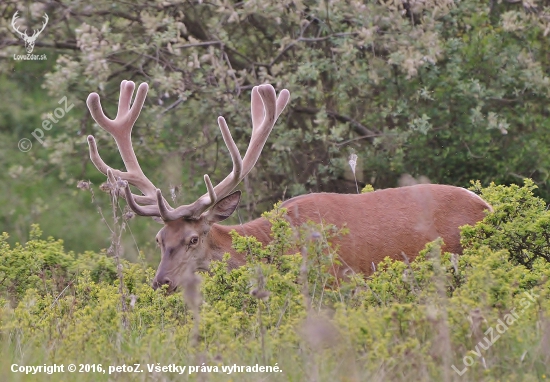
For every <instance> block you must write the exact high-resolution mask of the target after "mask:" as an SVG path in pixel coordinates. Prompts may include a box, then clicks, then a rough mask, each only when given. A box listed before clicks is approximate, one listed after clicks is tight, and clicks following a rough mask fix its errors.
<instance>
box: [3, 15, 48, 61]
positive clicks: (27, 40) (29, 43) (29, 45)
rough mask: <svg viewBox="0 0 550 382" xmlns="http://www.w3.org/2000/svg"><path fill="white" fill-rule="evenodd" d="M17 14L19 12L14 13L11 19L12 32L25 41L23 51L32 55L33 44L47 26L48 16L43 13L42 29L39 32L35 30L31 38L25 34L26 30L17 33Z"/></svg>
mask: <svg viewBox="0 0 550 382" xmlns="http://www.w3.org/2000/svg"><path fill="white" fill-rule="evenodd" d="M18 13H19V11H17V12H15V14H14V15H13V17H12V19H11V26H12V28H13V30H14V31H15V33H17V34H18V35H19V36H21V38H22V39H23V41H25V49H26V50H27V53H32V51H33V49H34V43H35V41H36V39H37V38H38V36H39V35H40V33H42V31H43V30H44V28H46V25H47V24H48V20H49V19H48V15H47V14H45V13H44V16H42V17H43V18H44V23H43V24H42V29H40V30H37V29H35V30H34V31H33V34H32V36H29V35H28V34H27V30H26V29H25V31H24V32H21V31H19V28H18V27H17V25H15V22H16V20H17V19H18V18H19V16H18V15H17V14H18Z"/></svg>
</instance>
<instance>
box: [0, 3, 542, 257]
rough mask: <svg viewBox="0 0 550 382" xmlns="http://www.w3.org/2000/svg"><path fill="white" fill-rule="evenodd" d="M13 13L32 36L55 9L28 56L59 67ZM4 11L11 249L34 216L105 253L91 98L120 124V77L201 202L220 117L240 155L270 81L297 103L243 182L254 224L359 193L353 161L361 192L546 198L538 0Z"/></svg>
mask: <svg viewBox="0 0 550 382" xmlns="http://www.w3.org/2000/svg"><path fill="white" fill-rule="evenodd" d="M16 11H19V15H21V17H20V19H18V20H17V24H18V25H19V27H20V28H19V29H20V30H21V31H22V30H24V29H25V28H27V29H28V33H30V32H29V31H30V30H32V29H37V28H39V27H40V26H41V25H42V22H43V18H42V16H43V15H44V13H46V14H47V15H48V16H49V22H48V24H47V26H46V27H45V29H44V31H43V32H42V34H41V35H40V36H38V38H37V40H36V47H35V49H34V52H33V53H34V54H37V55H40V54H46V55H47V60H44V61H18V60H15V59H14V55H22V54H24V53H25V49H24V46H23V41H22V40H21V39H20V37H19V36H18V35H17V34H16V33H15V32H14V29H13V28H12V26H11V20H12V17H13V15H14V13H15V12H16ZM0 14H1V15H2V17H1V18H0V95H1V100H2V101H1V102H0V135H1V137H0V147H1V149H0V150H1V151H0V161H1V164H2V169H3V171H2V172H1V174H0V179H1V183H0V187H1V189H0V206H1V207H0V231H7V232H9V233H10V235H11V236H12V240H13V241H17V240H18V241H24V240H26V237H27V232H28V230H29V227H30V224H31V223H35V222H37V223H40V224H41V226H42V228H43V229H44V231H45V233H46V234H51V235H54V236H56V237H63V238H65V240H66V245H67V246H68V248H70V249H74V250H79V251H82V250H87V249H93V250H97V249H98V248H104V247H106V246H108V240H109V235H110V233H109V231H108V228H107V226H106V225H105V224H104V223H103V222H102V220H101V215H99V214H98V213H97V208H98V207H99V208H101V209H102V211H103V212H105V211H106V210H108V208H109V207H108V203H109V199H108V197H107V196H105V195H104V194H102V193H99V192H98V191H97V186H98V185H99V184H101V183H102V182H103V181H104V177H103V176H102V175H101V174H100V173H99V172H98V171H97V170H96V169H95V168H94V167H93V165H92V164H91V163H90V162H89V159H88V149H87V144H86V139H85V137H86V135H88V134H94V135H95V136H96V137H97V139H98V143H99V148H100V152H101V154H102V156H103V157H104V159H105V160H106V161H108V163H109V164H111V165H113V166H115V167H118V168H122V161H121V159H120V157H119V155H118V152H117V151H116V146H115V145H114V142H113V140H112V139H111V138H110V136H108V134H106V133H105V132H103V131H102V130H101V129H100V128H99V127H98V126H96V125H95V124H94V123H93V121H92V119H91V117H90V115H89V112H88V110H87V108H86V107H85V104H84V101H85V99H86V97H87V95H88V94H89V93H90V92H92V91H96V92H98V93H99V94H100V95H101V97H102V102H103V105H104V107H105V108H106V110H107V113H108V115H109V116H111V117H113V116H114V114H115V111H116V103H117V100H118V89H119V84H120V82H121V81H122V80H123V79H131V80H133V81H136V82H137V83H140V82H147V83H149V85H150V91H149V95H148V99H147V101H146V103H145V106H144V110H143V112H142V114H141V116H140V118H139V120H138V122H137V123H136V126H135V128H134V147H135V150H136V153H137V155H138V158H139V159H140V161H141V163H142V166H143V168H144V171H145V173H146V174H147V175H148V176H149V177H150V178H151V179H152V180H153V182H154V183H155V184H157V186H159V187H161V188H162V189H163V190H164V191H165V193H168V192H169V190H175V191H176V192H175V193H176V194H177V195H176V199H177V201H178V202H182V203H184V202H190V201H192V200H194V199H195V198H197V197H198V196H200V195H202V193H203V192H204V191H205V189H204V184H203V181H202V175H203V174H205V173H208V174H210V176H211V178H212V180H213V182H214V183H216V181H219V180H221V179H223V177H225V175H226V174H227V172H228V171H230V166H231V160H230V158H229V155H228V153H227V150H226V148H225V145H224V144H223V141H222V140H221V137H220V133H219V130H218V127H217V124H216V117H217V116H218V115H224V116H225V117H226V119H227V120H228V124H229V126H230V129H231V131H232V133H233V135H234V137H235V138H236V140H237V142H238V145H239V147H240V148H241V150H244V149H245V148H246V146H247V143H248V138H249V136H250V130H251V123H250V111H249V108H250V105H249V102H250V90H251V89H252V87H253V86H254V85H257V84H261V83H271V84H273V85H274V86H275V87H276V88H277V89H279V90H280V89H282V88H284V87H286V88H288V89H289V90H290V91H291V93H292V98H291V102H290V104H289V106H288V108H287V110H286V111H285V112H284V114H283V115H282V116H281V118H280V121H279V123H278V124H277V126H276V127H275V129H274V131H273V133H272V134H271V137H270V138H269V141H268V143H267V145H266V147H265V148H264V151H263V153H262V155H261V157H260V160H259V162H258V164H257V165H256V168H255V170H253V172H252V173H251V174H250V175H249V176H248V178H247V180H246V181H245V182H243V184H242V186H241V189H243V191H245V198H244V199H243V203H242V209H241V211H240V215H241V217H242V218H243V219H249V218H252V217H256V216H258V215H259V213H261V212H262V211H263V210H265V209H267V208H269V206H270V205H271V204H272V203H273V202H275V201H277V200H280V199H282V198H289V197H291V196H295V195H299V194H303V193H307V192H320V191H325V192H328V191H334V192H356V191H355V190H356V185H355V180H354V176H353V174H352V173H351V170H350V169H349V165H348V159H349V156H350V154H352V153H355V154H357V155H358V168H357V173H356V177H357V179H358V182H359V187H362V186H364V185H365V184H372V185H373V186H374V187H375V188H385V187H395V186H398V185H403V184H410V183H411V182H415V181H426V178H427V179H428V180H429V181H431V182H433V183H448V184H454V185H459V186H468V185H469V181H470V180H473V179H476V180H481V182H482V183H483V184H488V183H490V182H491V181H494V182H496V183H500V184H509V183H513V182H519V181H520V179H521V178H523V177H531V178H533V180H534V181H535V182H536V183H537V184H538V186H539V192H540V194H541V195H542V196H544V197H545V198H547V199H548V198H549V197H550V187H549V186H550V183H549V182H548V171H549V169H550V153H549V150H548V140H549V139H550V138H549V137H550V134H548V132H549V129H550V122H549V120H548V118H547V117H548V100H549V84H550V79H549V77H548V70H549V65H548V62H549V59H550V55H549V47H550V44H549V42H548V33H549V32H550V13H549V10H548V8H547V4H546V2H544V1H532V2H524V3H521V2H508V1H503V2H496V1H491V2H479V1H475V0H463V1H451V0H441V1H437V0H427V1H401V0H388V1H382V0H380V1H321V2H318V1H286V0H285V1H281V0H277V1H266V0H263V1H252V0H250V1H242V2H235V1H210V2H207V1H175V0H168V1H145V0H141V1H133V2H124V3H122V2H117V3H113V2H110V1H102V0H100V1H96V2H93V3H89V2H80V1H76V0H75V1H65V0H64V1H49V0H47V1H17V2H16V1H3V2H2V4H1V5H0ZM63 97H67V100H68V102H69V103H71V104H74V105H75V106H74V108H73V109H72V110H71V111H69V112H68V113H67V114H66V115H64V116H63V118H61V119H59V121H58V123H55V124H54V125H53V127H52V128H51V130H49V131H43V132H44V137H45V139H44V144H43V145H42V144H40V143H39V142H37V141H36V140H35V139H34V137H33V136H32V135H31V133H32V132H33V131H35V130H36V129H39V128H41V126H42V120H44V119H45V118H47V115H48V113H52V112H53V111H54V110H55V109H56V108H57V107H59V104H58V102H59V100H61V99H62V98H63ZM22 138H28V139H30V140H31V142H32V144H33V147H32V149H31V150H30V151H29V152H21V151H20V150H18V148H17V144H18V141H19V140H20V139H22ZM80 179H86V180H91V181H92V183H93V187H94V190H95V199H94V203H92V202H91V200H92V199H91V194H90V193H88V192H82V191H79V190H78V189H77V188H76V183H77V181H78V180H80ZM178 191H180V192H179V193H178ZM235 221H237V218H235ZM156 229H158V226H157V225H156V224H155V223H154V222H152V221H150V220H148V219H136V220H135V221H134V220H132V221H131V224H130V231H129V234H128V235H127V238H126V240H127V244H128V245H127V247H128V248H130V247H132V246H134V243H135V242H137V244H138V246H139V247H140V249H142V250H143V251H144V252H145V253H146V255H147V256H150V255H152V254H153V253H156V250H154V249H153V248H149V247H148V246H151V247H152V242H153V234H154V232H155V231H156ZM134 247H135V246H134ZM130 252H131V250H128V254H127V256H129V257H132V256H135V254H132V253H130Z"/></svg>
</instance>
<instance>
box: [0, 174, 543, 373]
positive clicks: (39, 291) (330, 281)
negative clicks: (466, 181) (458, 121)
mask: <svg viewBox="0 0 550 382" xmlns="http://www.w3.org/2000/svg"><path fill="white" fill-rule="evenodd" d="M533 188H534V186H533V184H532V182H531V181H526V184H525V185H524V186H522V187H519V186H511V187H502V186H494V185H493V186H490V187H488V188H485V189H481V190H479V191H480V192H482V194H483V195H484V196H485V197H487V198H488V199H490V201H491V203H492V206H493V208H494V210H495V212H494V213H493V214H489V215H488V216H487V217H486V219H485V220H484V221H482V222H480V223H478V224H477V225H476V226H475V227H466V228H465V229H464V231H463V232H464V245H465V251H464V254H463V255H462V256H460V257H458V256H456V255H453V254H449V253H444V254H442V253H441V251H440V247H441V243H440V242H438V241H436V242H434V243H430V244H428V246H427V248H426V250H424V251H423V252H422V253H421V254H420V256H419V257H418V258H417V259H416V260H415V261H412V262H410V263H409V262H391V261H389V260H387V261H385V262H384V263H382V264H380V265H379V267H378V269H377V271H376V273H375V274H374V275H373V276H372V277H369V278H367V279H364V278H362V277H359V276H356V277H352V279H351V280H349V281H348V282H345V283H342V284H341V285H340V283H339V282H338V281H337V280H335V279H334V278H333V277H332V276H331V275H330V272H329V271H330V266H331V264H332V262H334V261H337V260H336V258H335V251H336V250H337V248H333V247H332V246H331V245H330V238H331V237H334V235H339V234H345V232H340V231H339V230H338V229H336V228H335V227H330V226H328V227H325V228H326V229H322V228H321V227H320V226H316V225H312V224H308V225H306V226H304V227H301V228H300V229H293V228H291V227H290V226H289V225H288V223H287V222H286V220H285V219H284V212H285V211H284V209H281V208H279V207H276V208H275V209H274V210H273V211H271V212H270V213H267V214H265V216H266V217H267V218H268V219H270V221H271V222H272V235H273V237H274V241H273V242H272V243H271V244H270V245H269V246H268V247H266V248H264V247H262V246H261V245H260V244H259V243H258V242H257V241H256V240H255V239H253V238H243V237H238V236H237V235H235V237H234V245H235V247H236V248H238V249H239V250H241V251H243V252H245V253H246V254H247V256H248V263H247V265H245V266H243V267H241V268H238V269H235V270H232V271H228V270H227V269H226V266H225V263H223V262H218V263H215V264H214V266H213V268H212V272H211V273H210V274H201V277H200V278H194V277H193V278H190V279H189V282H188V283H187V285H186V289H185V291H184V293H183V294H179V293H178V294H173V295H169V296H165V295H164V293H163V292H162V291H160V290H159V291H156V292H155V291H153V290H152V289H151V288H150V286H149V284H150V282H151V278H152V276H153V273H154V271H153V270H152V269H151V268H149V267H147V266H146V265H145V264H143V263H129V262H126V261H123V262H122V265H121V272H122V275H123V278H122V280H123V288H122V289H120V288H119V286H120V284H119V280H120V279H119V277H118V276H117V270H116V268H115V266H114V262H113V259H112V258H111V257H106V256H105V254H93V253H85V254H81V255H76V254H74V253H72V252H69V253H67V252H65V251H64V250H63V246H62V243H61V242H60V241H56V240H54V239H51V238H49V239H46V240H44V239H42V238H40V235H41V232H40V230H39V229H38V228H37V227H34V228H33V231H32V232H33V233H32V236H31V238H30V240H29V241H28V242H27V244H26V245H24V246H22V245H16V246H15V247H11V246H10V245H8V244H7V243H6V238H7V235H6V234H4V235H3V236H2V237H1V241H0V280H1V283H0V301H1V304H0V337H1V343H2V344H3V345H2V346H3V347H2V350H1V352H2V357H1V360H0V369H2V370H8V369H9V367H10V365H11V364H12V363H17V364H34V365H40V364H43V363H48V364H49V363H53V362H57V363H65V364H68V363H70V362H73V363H76V364H79V363H95V364H102V367H103V368H105V369H107V367H108V365H122V364H127V365H130V364H135V363H140V364H141V365H142V368H143V369H144V370H147V368H146V365H147V364H154V363H157V362H158V363H160V364H161V365H168V364H171V363H176V364H178V365H199V366H200V365H202V364H203V363H204V365H208V366H211V367H214V366H218V367H219V368H220V370H221V366H222V365H233V364H237V365H254V364H260V365H271V366H274V365H275V364H277V366H279V367H280V369H281V370H282V371H283V372H282V373H267V374H261V375H260V374H255V373H238V374H232V375H228V374H227V373H222V372H219V373H208V374H206V373H205V374H200V373H194V374H191V375H189V374H188V373H186V374H184V375H183V376H181V375H179V374H176V373H169V372H166V373H148V372H147V371H146V373H145V374H144V375H143V377H141V376H140V378H141V379H140V378H136V377H135V376H134V375H132V374H127V373H118V374H113V375H110V376H109V375H108V374H102V373H88V374H78V373H77V374H67V373H65V374H63V380H79V381H81V380H94V381H96V380H112V379H113V378H117V379H118V380H136V379H137V380H149V379H151V378H152V379H154V380H182V379H184V380H243V381H247V380H249V381H253V380H254V381H255V380H258V378H259V377H261V378H265V380H270V381H271V380H272V381H279V380H280V381H283V380H284V381H287V380H294V381H306V380H312V381H314V380H315V381H334V380H350V381H359V380H392V381H410V380H415V381H424V380H438V381H452V380H466V381H468V380H476V381H496V380H509V381H540V380H546V379H547V378H548V372H549V370H548V365H549V364H550V321H549V318H548V317H549V315H550V299H549V297H550V279H549V277H550V263H549V262H548V261H547V259H545V257H544V255H543V254H544V253H545V252H544V250H548V246H549V245H550V244H549V243H548V242H546V243H542V242H541V240H540V239H539V238H540V237H545V236H546V235H548V234H549V233H550V232H549V231H548V226H547V225H543V224H539V225H533V226H529V227H527V228H526V227H525V219H526V217H531V218H533V217H534V216H536V215H538V216H544V214H545V213H546V209H545V204H544V202H542V200H541V199H539V198H538V197H535V196H533V195H532V191H533ZM517 198H520V199H521V201H522V203H521V204H517V203H516V199H517ZM503 221H504V222H506V223H505V224H502V222H503ZM526 229H527V230H531V232H532V234H530V235H525V230H526ZM502 231H506V232H507V233H508V235H509V236H510V237H511V239H510V240H513V238H516V237H520V236H521V235H524V236H521V237H525V242H526V245H528V246H530V247H529V248H540V249H541V250H540V251H538V250H534V249H533V250H532V251H531V250H528V251H531V252H529V254H530V258H531V261H530V263H529V268H527V267H525V266H524V265H522V264H518V261H517V260H518V259H517V253H516V252H515V248H514V247H513V245H512V241H510V242H505V243H501V244H502V245H501V246H500V247H496V245H497V243H498V240H499V238H501V237H502ZM499 235H500V236H499ZM506 245H510V248H507V247H506ZM289 248H297V251H298V252H299V253H297V254H296V255H281V254H282V253H285V252H287V251H288V249H289ZM201 279H202V280H201ZM503 325H504V326H503ZM504 328H505V329H504ZM490 336H492V337H490ZM497 336H498V337H497ZM491 343H492V345H491ZM476 354H477V355H476ZM467 357H469V358H467ZM464 360H465V361H464ZM470 360H472V362H471V366H469V367H466V366H465V362H466V365H470ZM453 366H454V368H453ZM455 369H456V370H458V371H459V372H463V374H462V377H459V376H458V374H457V373H456V371H455ZM12 376H13V377H14V378H15V379H18V380H33V381H35V380H41V379H44V380H48V379H47V378H48V377H47V376H45V375H35V376H29V377H25V376H24V375H12ZM71 378H72V379H71Z"/></svg>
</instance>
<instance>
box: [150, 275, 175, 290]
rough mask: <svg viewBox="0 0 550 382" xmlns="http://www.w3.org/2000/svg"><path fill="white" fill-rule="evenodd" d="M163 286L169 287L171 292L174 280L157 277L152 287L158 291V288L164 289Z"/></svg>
mask: <svg viewBox="0 0 550 382" xmlns="http://www.w3.org/2000/svg"><path fill="white" fill-rule="evenodd" d="M163 285H168V291H171V290H172V289H173V286H172V280H170V279H169V278H168V277H160V278H158V277H155V279H154V280H153V285H152V287H153V289H154V290H157V289H158V288H162V286H163Z"/></svg>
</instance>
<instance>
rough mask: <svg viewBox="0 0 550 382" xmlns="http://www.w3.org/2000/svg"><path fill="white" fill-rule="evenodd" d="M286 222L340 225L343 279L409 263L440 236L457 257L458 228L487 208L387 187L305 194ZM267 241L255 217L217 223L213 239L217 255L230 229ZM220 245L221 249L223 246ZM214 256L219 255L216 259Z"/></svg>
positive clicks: (436, 189)
mask: <svg viewBox="0 0 550 382" xmlns="http://www.w3.org/2000/svg"><path fill="white" fill-rule="evenodd" d="M282 206H283V207H285V208H287V209H288V217H287V218H288V220H289V221H290V222H291V224H292V225H294V226H298V225H300V224H303V223H305V222H307V221H308V220H311V221H314V222H317V223H319V222H321V220H322V221H324V222H326V223H332V224H335V225H337V226H338V227H342V226H343V225H344V224H345V225H346V226H347V227H348V229H349V234H347V235H344V236H342V237H340V238H338V239H335V240H334V244H335V245H338V246H339V248H340V250H339V254H340V258H341V260H342V262H343V264H344V266H343V267H342V269H341V272H340V273H341V275H343V273H346V271H347V270H348V268H347V267H345V265H347V266H348V267H349V269H351V270H353V271H354V272H358V273H364V274H366V275H369V274H371V273H372V271H373V266H375V265H376V264H378V263H379V262H380V261H381V260H382V259H384V257H386V256H389V257H391V258H392V259H399V260H403V256H402V254H401V253H404V254H406V255H407V257H408V258H409V259H410V260H411V261H412V259H414V258H415V257H416V256H417V255H418V252H419V251H420V250H422V249H423V248H424V246H425V245H426V243H428V242H430V241H433V240H435V239H437V238H438V237H441V238H442V239H443V241H444V243H445V245H444V247H443V250H444V251H448V252H452V253H457V254H460V253H462V248H461V246H460V231H459V229H458V228H459V227H460V226H463V225H466V224H470V225H474V224H475V223H476V222H478V221H480V220H482V219H483V218H484V217H485V214H486V213H485V210H491V207H490V206H489V205H488V204H487V203H486V202H485V201H483V200H482V199H481V198H480V197H479V196H477V195H475V194H474V193H472V192H470V191H468V190H466V189H463V188H459V187H453V186H446V185H432V184H421V185H415V186H409V187H401V188H391V189H385V190H379V191H375V192H370V193H366V194H360V195H354V194H332V193H321V194H309V195H303V196H298V197H296V198H292V199H290V200H287V201H286V202H285V203H283V205H282ZM232 229H234V230H236V231H237V232H239V234H241V235H251V236H255V237H256V238H257V239H258V240H260V241H261V242H263V243H268V242H269V241H270V237H269V230H270V224H269V223H268V222H267V220H265V219H264V218H259V219H256V220H253V221H251V222H249V223H246V224H244V225H242V226H221V225H218V224H215V225H214V226H213V227H212V230H211V234H212V235H213V236H214V240H215V241H216V242H219V243H220V250H222V249H223V251H224V252H225V251H227V249H228V248H230V246H231V238H230V237H229V236H228V233H229V231H230V230H232ZM222 243H223V244H222ZM229 252H230V253H231V255H232V264H233V265H242V264H244V259H243V258H242V256H239V255H237V254H236V253H235V252H234V251H233V250H229ZM216 257H218V256H216Z"/></svg>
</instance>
